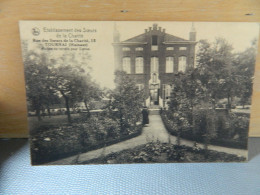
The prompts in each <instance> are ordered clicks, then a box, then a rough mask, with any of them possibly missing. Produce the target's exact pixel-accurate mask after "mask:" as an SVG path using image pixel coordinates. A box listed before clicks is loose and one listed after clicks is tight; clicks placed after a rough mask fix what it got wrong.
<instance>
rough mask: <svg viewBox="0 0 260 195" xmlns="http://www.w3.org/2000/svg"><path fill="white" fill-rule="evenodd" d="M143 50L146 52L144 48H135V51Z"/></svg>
mask: <svg viewBox="0 0 260 195" xmlns="http://www.w3.org/2000/svg"><path fill="white" fill-rule="evenodd" d="M143 50H144V48H142V47H137V48H135V51H143Z"/></svg>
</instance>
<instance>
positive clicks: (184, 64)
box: [178, 56, 187, 72]
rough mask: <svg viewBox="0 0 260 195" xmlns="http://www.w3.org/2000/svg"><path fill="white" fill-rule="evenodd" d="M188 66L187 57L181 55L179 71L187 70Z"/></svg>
mask: <svg viewBox="0 0 260 195" xmlns="http://www.w3.org/2000/svg"><path fill="white" fill-rule="evenodd" d="M186 67H187V57H186V56H180V57H179V68H178V71H179V72H185V71H186Z"/></svg>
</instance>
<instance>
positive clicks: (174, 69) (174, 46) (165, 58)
mask: <svg viewBox="0 0 260 195" xmlns="http://www.w3.org/2000/svg"><path fill="white" fill-rule="evenodd" d="M195 45H196V31H195V29H194V27H193V26H192V27H191V31H190V34H189V40H185V39H183V38H179V37H176V36H174V35H171V34H168V33H166V32H165V29H162V28H161V27H159V26H158V25H157V24H153V26H152V27H149V28H148V29H145V32H144V33H143V34H140V35H137V36H135V37H133V38H130V39H127V40H125V41H120V33H119V32H118V31H117V29H116V28H115V29H114V43H113V46H114V54H115V70H123V71H125V72H126V73H127V74H129V76H131V77H132V78H133V79H134V80H135V82H136V83H137V86H138V87H139V89H144V92H145V98H146V101H145V105H146V106H148V107H152V106H153V105H158V106H161V107H164V106H165V105H166V102H167V99H168V98H169V97H170V94H171V90H172V87H173V78H174V77H175V76H176V74H178V73H179V72H183V73H185V71H186V70H187V69H189V68H193V67H194V63H195Z"/></svg>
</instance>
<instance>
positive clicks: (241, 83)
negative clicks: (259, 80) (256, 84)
mask: <svg viewBox="0 0 260 195" xmlns="http://www.w3.org/2000/svg"><path fill="white" fill-rule="evenodd" d="M256 53H257V42H256V40H253V41H252V44H251V47H249V48H247V49H245V51H243V52H239V53H236V55H235V60H234V65H233V66H234V73H235V77H236V82H237V83H238V85H237V86H238V88H237V89H238V90H237V94H236V95H237V96H238V97H240V103H241V104H242V105H243V107H244V105H245V104H250V102H251V95H252V90H253V76H254V70H255V61H256Z"/></svg>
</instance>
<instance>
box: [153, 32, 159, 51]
mask: <svg viewBox="0 0 260 195" xmlns="http://www.w3.org/2000/svg"><path fill="white" fill-rule="evenodd" d="M151 49H152V51H157V50H158V37H157V36H156V35H153V36H152V48H151Z"/></svg>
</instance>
